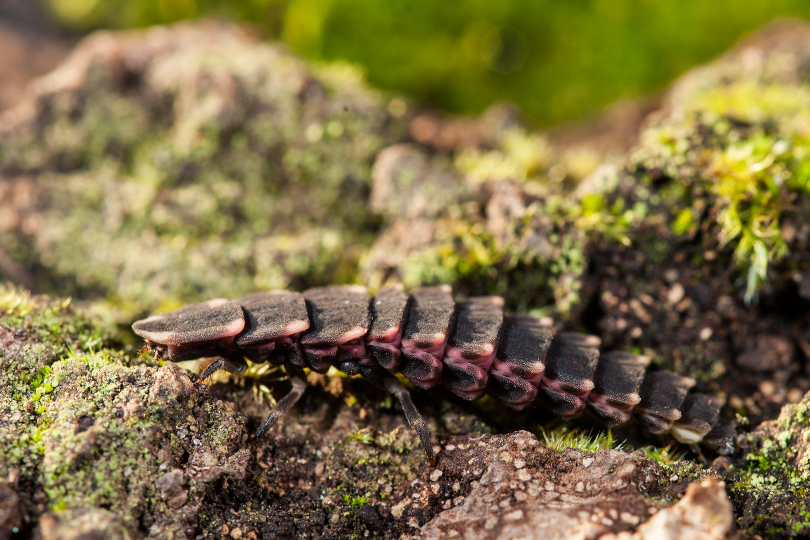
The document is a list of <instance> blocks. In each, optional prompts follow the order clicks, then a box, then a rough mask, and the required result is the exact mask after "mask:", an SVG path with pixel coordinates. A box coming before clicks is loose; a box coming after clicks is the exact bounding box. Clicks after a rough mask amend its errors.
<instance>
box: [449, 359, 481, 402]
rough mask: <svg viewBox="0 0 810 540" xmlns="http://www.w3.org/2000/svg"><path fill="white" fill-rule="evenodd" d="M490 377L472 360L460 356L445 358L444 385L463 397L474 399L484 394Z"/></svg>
mask: <svg viewBox="0 0 810 540" xmlns="http://www.w3.org/2000/svg"><path fill="white" fill-rule="evenodd" d="M488 378H489V377H488V374H487V371H486V370H485V369H483V368H482V367H480V366H477V365H475V364H474V363H472V362H468V361H465V360H461V359H459V358H449V357H445V359H444V368H443V371H442V381H443V383H444V387H445V388H447V389H448V390H450V391H451V392H453V393H454V394H456V395H457V396H459V397H461V398H463V399H468V400H473V399H478V398H480V397H481V396H483V395H484V392H485V391H486V388H487V380H488Z"/></svg>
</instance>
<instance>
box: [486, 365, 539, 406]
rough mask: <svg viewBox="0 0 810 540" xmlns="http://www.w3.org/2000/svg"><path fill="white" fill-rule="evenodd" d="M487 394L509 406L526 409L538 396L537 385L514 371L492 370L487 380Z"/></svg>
mask: <svg viewBox="0 0 810 540" xmlns="http://www.w3.org/2000/svg"><path fill="white" fill-rule="evenodd" d="M487 394H489V395H490V396H492V397H494V398H495V399H497V400H499V401H501V402H502V403H504V404H505V405H507V406H508V407H511V408H513V409H517V410H521V409H525V408H526V407H528V406H529V405H531V404H532V403H534V400H535V399H536V398H537V386H535V385H534V384H532V383H531V382H529V381H527V380H526V379H523V378H521V377H518V376H517V375H514V374H512V373H507V372H502V371H496V370H492V371H490V372H489V380H488V381H487Z"/></svg>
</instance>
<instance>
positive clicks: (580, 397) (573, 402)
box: [538, 377, 593, 419]
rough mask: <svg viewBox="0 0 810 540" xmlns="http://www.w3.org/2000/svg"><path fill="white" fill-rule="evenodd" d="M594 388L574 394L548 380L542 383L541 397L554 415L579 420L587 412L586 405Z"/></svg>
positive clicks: (559, 384) (557, 383)
mask: <svg viewBox="0 0 810 540" xmlns="http://www.w3.org/2000/svg"><path fill="white" fill-rule="evenodd" d="M592 388H593V383H591V387H590V388H587V389H585V390H580V391H576V392H572V391H571V389H570V388H568V389H566V388H563V386H562V385H561V383H560V382H559V381H554V380H550V379H546V378H545V377H544V378H543V380H542V381H541V382H540V386H539V388H538V390H539V397H540V400H541V401H542V402H543V404H544V405H545V406H546V407H548V408H549V409H551V411H552V412H554V414H556V415H557V416H560V417H562V418H564V419H571V418H577V417H579V416H581V415H582V413H583V412H584V411H585V405H586V402H587V399H588V394H590V391H591V389H592Z"/></svg>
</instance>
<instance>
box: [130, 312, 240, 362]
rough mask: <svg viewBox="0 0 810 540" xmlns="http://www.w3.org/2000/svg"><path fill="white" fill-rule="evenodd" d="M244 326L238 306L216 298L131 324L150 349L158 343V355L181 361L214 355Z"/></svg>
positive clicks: (230, 341)
mask: <svg viewBox="0 0 810 540" xmlns="http://www.w3.org/2000/svg"><path fill="white" fill-rule="evenodd" d="M244 327H245V317H244V314H243V313H242V308H241V307H240V306H239V304H238V303H236V302H231V301H230V300H225V299H224V298H217V299H214V300H209V301H207V302H201V303H199V304H191V305H189V306H185V307H182V308H180V309H176V310H174V311H171V312H169V313H164V314H162V315H153V316H152V317H149V318H147V319H143V320H141V321H138V322H136V323H135V324H133V325H132V330H133V331H134V332H135V333H136V334H138V335H139V336H141V337H142V338H144V339H145V340H146V341H147V343H149V344H150V346H151V345H154V344H157V345H158V347H157V350H158V353H159V354H166V356H167V357H168V359H169V360H171V361H172V362H181V361H183V360H193V359H195V358H201V357H203V356H206V355H208V354H216V353H217V349H218V348H220V347H227V346H228V345H229V344H230V343H232V342H233V338H234V336H236V335H237V334H239V332H241V331H242V329H243V328H244Z"/></svg>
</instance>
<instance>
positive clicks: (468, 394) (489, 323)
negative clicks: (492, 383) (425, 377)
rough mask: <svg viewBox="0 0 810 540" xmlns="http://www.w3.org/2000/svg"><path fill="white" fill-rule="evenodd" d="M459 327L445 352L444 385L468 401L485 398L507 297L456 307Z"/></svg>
mask: <svg viewBox="0 0 810 540" xmlns="http://www.w3.org/2000/svg"><path fill="white" fill-rule="evenodd" d="M455 317H456V324H455V327H454V329H453V332H452V333H451V334H450V338H449V339H448V341H447V349H446V350H445V353H444V354H445V358H444V368H443V373H442V380H443V382H444V386H445V387H446V388H447V389H448V390H450V391H451V392H453V393H454V394H456V395H458V396H460V397H462V398H464V399H471V400H472V399H477V398H479V397H481V396H483V395H484V391H485V390H486V387H487V379H488V376H487V374H488V372H489V369H490V367H491V366H492V361H493V360H494V359H495V352H496V351H497V349H498V339H499V338H500V335H501V326H503V298H500V297H498V296H484V297H479V298H470V299H469V300H466V301H464V302H462V303H460V304H457V305H456V313H455Z"/></svg>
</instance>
